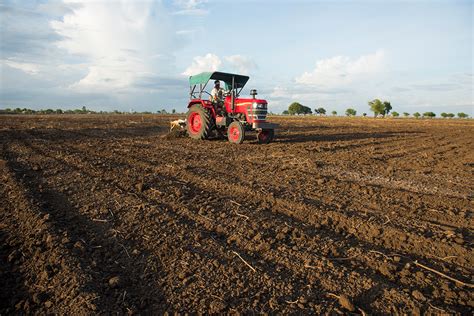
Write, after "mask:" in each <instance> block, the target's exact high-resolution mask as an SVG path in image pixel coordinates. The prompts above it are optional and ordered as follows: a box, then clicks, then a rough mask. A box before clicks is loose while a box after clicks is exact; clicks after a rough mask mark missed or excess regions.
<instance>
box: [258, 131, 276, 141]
mask: <svg viewBox="0 0 474 316" xmlns="http://www.w3.org/2000/svg"><path fill="white" fill-rule="evenodd" d="M274 137H275V131H274V130H273V129H263V130H261V131H258V132H257V141H258V143H259V144H268V143H270V142H271V141H272V140H273V138H274Z"/></svg>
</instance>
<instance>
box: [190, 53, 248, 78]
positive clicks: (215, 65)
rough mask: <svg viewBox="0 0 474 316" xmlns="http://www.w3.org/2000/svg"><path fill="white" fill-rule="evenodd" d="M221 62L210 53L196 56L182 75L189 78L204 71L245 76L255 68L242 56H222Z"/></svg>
mask: <svg viewBox="0 0 474 316" xmlns="http://www.w3.org/2000/svg"><path fill="white" fill-rule="evenodd" d="M223 60H224V62H223V61H222V59H221V58H220V57H219V56H217V55H215V54H212V53H207V54H206V55H204V56H196V57H194V58H193V62H192V64H191V65H190V66H189V67H188V68H186V70H185V71H184V72H183V73H182V74H183V75H187V76H191V75H195V74H198V73H200V72H204V71H218V70H222V71H229V72H237V73H239V74H243V75H245V74H249V72H250V71H252V69H255V68H257V65H256V64H255V62H254V61H253V60H252V59H251V58H249V57H246V56H242V55H231V56H224V58H223Z"/></svg>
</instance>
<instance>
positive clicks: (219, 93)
mask: <svg viewBox="0 0 474 316" xmlns="http://www.w3.org/2000/svg"><path fill="white" fill-rule="evenodd" d="M223 97H224V89H222V88H221V82H220V81H219V80H216V81H214V89H212V91H211V101H212V102H216V103H221V102H222V101H223Z"/></svg>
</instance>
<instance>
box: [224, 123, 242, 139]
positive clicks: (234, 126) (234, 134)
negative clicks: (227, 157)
mask: <svg viewBox="0 0 474 316" xmlns="http://www.w3.org/2000/svg"><path fill="white" fill-rule="evenodd" d="M227 138H228V139H229V142H231V143H234V144H242V142H243V141H244V138H245V129H244V126H243V125H242V123H240V122H239V121H234V122H232V123H230V125H229V127H228V128H227Z"/></svg>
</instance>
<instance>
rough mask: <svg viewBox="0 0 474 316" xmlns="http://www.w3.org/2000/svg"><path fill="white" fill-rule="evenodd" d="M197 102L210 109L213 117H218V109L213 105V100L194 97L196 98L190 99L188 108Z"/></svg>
mask: <svg viewBox="0 0 474 316" xmlns="http://www.w3.org/2000/svg"><path fill="white" fill-rule="evenodd" d="M195 104H200V105H201V106H202V107H203V108H205V109H208V110H209V111H211V114H212V117H213V118H215V117H216V109H215V108H214V106H213V105H212V102H211V101H208V100H201V99H194V100H191V101H189V104H188V109H189V108H190V107H192V106H193V105H195Z"/></svg>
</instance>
